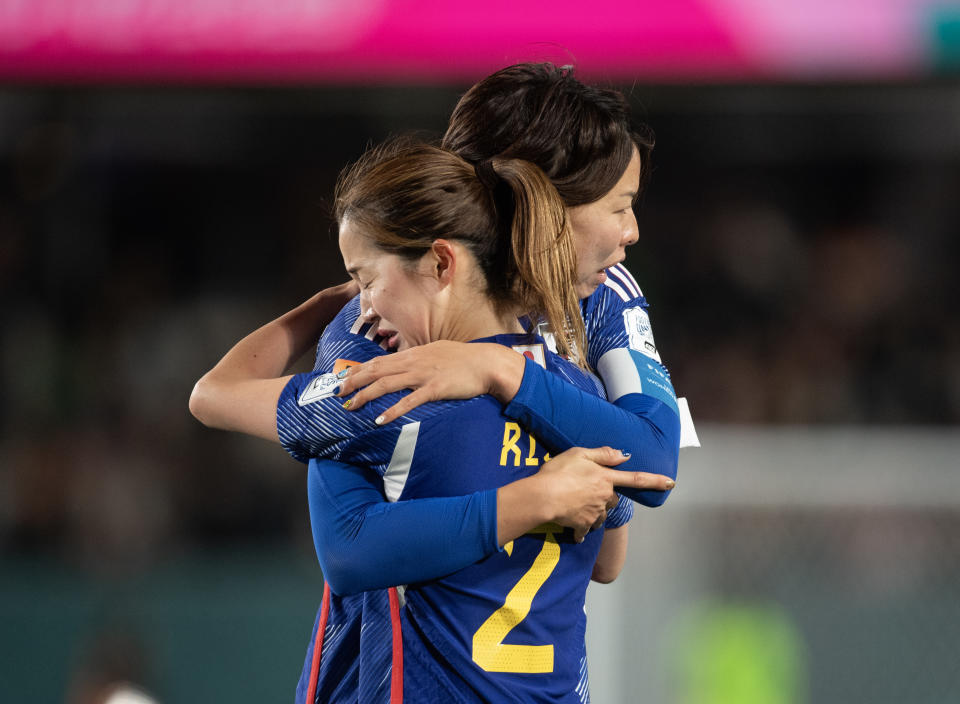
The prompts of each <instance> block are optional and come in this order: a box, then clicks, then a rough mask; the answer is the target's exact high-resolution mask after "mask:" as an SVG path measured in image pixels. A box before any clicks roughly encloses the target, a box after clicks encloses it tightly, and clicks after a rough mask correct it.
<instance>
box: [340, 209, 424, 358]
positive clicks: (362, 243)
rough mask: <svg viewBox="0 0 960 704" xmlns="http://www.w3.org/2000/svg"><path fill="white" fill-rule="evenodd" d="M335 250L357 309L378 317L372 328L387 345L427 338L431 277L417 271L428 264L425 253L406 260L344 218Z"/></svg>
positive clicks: (402, 346) (416, 342)
mask: <svg viewBox="0 0 960 704" xmlns="http://www.w3.org/2000/svg"><path fill="white" fill-rule="evenodd" d="M340 253H341V254H342V255H343V263H344V265H345V266H346V269H347V273H348V274H350V277H351V278H352V279H353V280H354V281H356V282H357V284H358V285H359V286H360V306H361V310H362V311H363V312H364V314H367V313H368V312H369V313H370V315H371V317H373V316H376V317H379V319H380V320H379V322H378V323H377V325H378V332H379V334H381V335H384V336H385V337H386V338H387V344H388V346H389V347H390V348H391V349H406V348H407V347H413V346H415V345H424V344H426V343H428V342H432V341H433V339H434V336H433V335H434V333H433V331H432V330H433V328H432V326H431V322H432V321H434V320H435V319H436V311H435V308H436V298H437V297H436V290H435V289H436V286H435V284H434V283H433V282H434V281H435V277H431V276H430V275H429V272H428V271H421V269H423V268H424V267H429V266H430V262H429V257H426V256H425V257H424V258H423V259H421V260H420V261H419V262H410V261H408V260H405V259H403V258H401V257H399V256H397V255H396V254H390V253H387V252H384V251H383V250H382V249H379V248H378V247H376V246H375V245H374V243H373V241H372V240H371V239H370V237H368V236H367V235H365V234H364V233H363V232H362V230H361V228H360V227H359V226H358V225H356V224H355V223H353V222H352V221H351V220H350V219H349V218H347V219H345V220H344V221H343V222H342V223H341V225H340ZM434 327H435V326H434Z"/></svg>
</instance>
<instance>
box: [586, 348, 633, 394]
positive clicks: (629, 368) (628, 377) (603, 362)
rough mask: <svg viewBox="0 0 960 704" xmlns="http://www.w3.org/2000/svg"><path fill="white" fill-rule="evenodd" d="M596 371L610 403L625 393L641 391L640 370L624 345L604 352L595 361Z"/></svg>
mask: <svg viewBox="0 0 960 704" xmlns="http://www.w3.org/2000/svg"><path fill="white" fill-rule="evenodd" d="M597 371H598V372H600V378H601V379H603V385H604V386H605V387H606V389H607V400H608V401H610V403H615V402H616V401H617V399H619V398H621V397H623V396H626V395H627V394H642V393H643V384H642V383H641V381H640V372H639V371H638V370H637V365H636V363H635V362H634V361H633V357H632V356H630V350H628V349H627V348H626V347H617V348H616V349H613V350H610V351H609V352H607V353H606V354H604V355H603V356H602V357H601V358H600V361H599V362H597Z"/></svg>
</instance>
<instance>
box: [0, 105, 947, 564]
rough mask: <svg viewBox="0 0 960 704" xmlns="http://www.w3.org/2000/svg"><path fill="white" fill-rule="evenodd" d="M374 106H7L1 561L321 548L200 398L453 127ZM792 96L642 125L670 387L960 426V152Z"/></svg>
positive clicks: (264, 466)
mask: <svg viewBox="0 0 960 704" xmlns="http://www.w3.org/2000/svg"><path fill="white" fill-rule="evenodd" d="M364 90H365V92H362V93H361V95H360V96H357V95H354V94H353V93H351V92H350V91H347V90H344V89H329V90H326V91H324V90H315V91H292V90H291V91H279V90H278V91H276V92H271V91H266V90H263V91H246V92H244V91H227V90H221V91H219V92H213V93H211V92H209V91H208V92H205V91H202V90H195V91H190V90H173V89H169V90H163V89H157V90H154V91H144V90H141V91H139V92H134V91H126V92H125V91H123V90H120V89H114V90H113V91H105V90H99V91H98V90H92V89H71V90H67V89H63V90H57V89H45V90H28V89H19V90H10V91H7V92H6V93H3V94H0V108H2V114H3V115H4V119H3V120H2V121H0V292H2V300H3V306H2V309H0V321H2V324H0V468H2V469H0V547H2V548H3V549H4V550H5V551H8V552H10V553H35V552H37V551H40V552H52V553H54V554H57V555H61V556H63V557H65V558H66V559H68V560H70V561H77V562H80V563H82V564H84V565H86V566H90V567H91V568H93V569H98V570H105V571H111V570H129V569H135V568H136V566H137V565H138V564H141V563H142V562H143V561H149V560H152V559H155V558H156V557H157V556H158V555H164V554H167V553H168V552H169V551H176V550H178V549H180V548H181V547H182V546H184V545H197V544H200V545H205V544H222V543H224V542H231V541H236V540H254V541H269V540H276V539H288V538H290V537H291V536H294V537H293V538H292V539H293V540H295V541H297V542H298V543H299V544H301V545H302V547H303V550H304V551H305V552H309V551H310V550H311V546H310V545H309V531H307V530H306V528H305V524H306V521H307V516H306V506H305V502H304V499H303V495H304V493H303V488H304V481H303V469H302V466H301V465H298V464H297V463H295V462H294V461H293V460H291V459H289V458H288V457H287V456H286V455H285V454H284V453H283V451H282V450H281V449H279V448H277V447H272V446H270V445H269V444H267V443H264V442H261V441H256V440H250V439H244V438H240V437H237V436H230V435H228V434H225V433H220V432H215V431H212V430H207V429H205V428H203V427H202V426H200V425H199V423H197V422H196V421H195V420H194V419H193V418H192V417H191V416H190V415H189V413H188V411H187V397H188V395H189V393H190V390H191V387H192V384H193V382H194V381H195V380H196V379H197V378H198V377H199V376H200V375H201V374H202V373H203V372H204V371H205V370H206V369H208V368H209V367H210V366H212V365H213V364H214V363H215V362H216V360H217V359H218V358H219V356H220V355H221V354H222V353H223V352H225V351H226V350H227V349H228V347H229V346H230V345H231V344H232V343H233V342H234V341H235V340H237V339H239V338H240V337H241V336H242V335H243V334H245V333H246V332H247V331H249V330H252V329H253V328H254V327H256V326H257V325H259V324H261V323H262V322H265V321H266V320H269V319H270V318H272V317H274V316H276V315H278V314H280V313H282V312H284V311H285V310H287V309H288V308H290V307H292V306H293V305H295V304H296V303H298V302H299V301H301V300H303V299H305V298H307V297H308V296H309V295H310V294H311V293H312V292H314V291H315V290H318V289H320V288H323V287H325V286H328V285H332V284H335V283H339V282H341V281H342V280H344V274H343V273H342V271H341V264H340V258H339V254H338V252H337V250H336V239H335V237H334V236H333V234H332V229H331V223H330V220H329V217H328V213H327V204H328V202H329V200H328V199H329V196H330V193H331V190H332V185H333V183H334V180H335V178H336V174H337V171H338V170H339V168H340V167H341V166H342V165H343V164H344V163H346V161H347V160H349V159H350V158H353V157H355V156H357V155H358V154H359V153H360V152H361V151H362V150H363V148H364V147H365V145H366V144H367V143H368V141H369V140H374V141H376V140H378V139H382V138H383V137H385V136H387V135H388V134H391V133H396V132H400V131H406V130H408V129H410V128H412V127H417V128H422V129H424V130H427V131H428V134H437V133H439V132H440V131H442V128H443V124H444V119H445V116H446V114H447V113H448V111H449V108H450V106H452V104H453V102H454V100H455V97H456V94H457V91H456V90H454V89H439V88H438V89H426V88H423V89H416V90H414V91H412V92H409V91H408V92H404V91H401V90H397V89H383V90H379V91H378V90H376V89H373V88H368V89H364ZM740 90H741V92H742V91H743V90H744V89H740ZM755 90H757V91H763V90H764V89H763V88H757V89H755ZM782 90H784V91H787V92H789V91H788V89H782ZM838 90H839V89H838ZM877 91H878V92H879V93H882V92H883V88H882V87H879V88H877ZM634 92H635V93H636V94H637V96H642V94H643V93H644V91H643V90H642V89H635V91H634ZM801 93H802V91H801ZM790 95H792V96H793V97H794V99H795V100H798V101H799V104H800V105H801V107H802V110H807V111H808V112H809V113H810V117H809V119H804V120H797V119H795V118H796V116H795V115H794V114H793V113H791V112H790V111H789V110H786V109H784V110H772V109H768V110H767V111H766V112H764V111H762V110H761V111H760V117H758V116H757V114H756V111H752V110H750V109H748V108H744V115H743V116H742V117H743V119H742V120H741V121H740V122H736V120H737V117H738V116H737V114H736V111H735V110H732V111H731V110H729V109H727V110H726V111H724V110H719V109H718V110H715V111H711V110H710V109H709V108H705V107H699V108H691V107H689V106H690V105H693V104H698V103H697V101H698V100H699V99H700V98H703V97H706V98H708V99H709V100H708V101H707V104H709V101H714V103H717V102H722V101H723V97H724V95H723V92H722V88H716V87H714V88H712V89H711V90H710V91H709V95H708V96H702V95H700V94H699V93H698V89H697V88H696V87H689V88H686V89H679V88H678V89H674V90H673V91H666V92H663V91H661V92H660V93H657V92H656V91H651V96H652V98H651V99H650V100H648V101H645V102H644V104H643V105H642V106H641V105H638V112H640V113H641V114H642V115H643V116H644V117H645V118H646V119H647V120H648V121H649V122H650V123H651V124H652V126H653V127H654V129H655V130H656V132H657V134H658V147H657V150H656V152H655V154H656V168H655V172H654V175H653V179H652V182H651V186H650V188H649V190H648V192H647V193H646V195H645V196H644V198H643V200H642V202H641V204H640V206H639V208H640V210H639V220H640V227H641V240H640V244H638V245H637V246H635V247H634V248H633V251H632V252H631V253H630V255H629V258H628V261H627V264H628V266H629V267H630V269H631V270H632V271H633V273H634V274H635V276H636V278H637V279H638V281H639V282H640V284H641V286H642V287H643V288H644V290H645V293H646V294H647V296H648V298H649V300H650V302H651V306H652V307H651V313H652V318H653V322H654V330H655V333H656V336H657V342H658V345H659V347H660V349H661V351H662V354H663V357H664V360H665V361H666V363H667V365H668V367H669V368H670V370H671V372H672V374H673V380H674V383H675V386H676V388H677V390H678V392H679V393H680V394H682V395H685V396H687V397H688V399H689V401H690V405H691V409H692V412H693V414H694V417H695V419H696V420H697V421H698V422H699V423H758V424H770V423H774V424H822V423H836V424H863V423H880V424H955V423H957V422H958V420H960V332H958V331H960V325H958V322H960V321H958V314H957V311H956V303H957V302H958V301H960V284H958V277H957V276H956V270H957V263H958V262H960V251H958V248H960V245H958V242H960V238H958V237H957V235H958V234H960V198H957V193H960V149H958V147H957V144H953V143H951V142H949V140H948V141H947V142H945V143H944V147H943V149H942V150H941V151H939V152H937V151H930V150H928V149H923V148H921V147H922V143H921V147H918V148H917V149H916V150H913V151H911V149H910V148H909V144H911V143H913V142H910V139H909V137H910V135H909V134H906V133H907V132H909V129H908V127H909V125H910V121H911V115H910V114H906V115H902V116H899V117H897V118H896V119H894V118H891V117H890V115H889V114H887V115H886V117H884V116H883V115H876V116H875V110H876V108H875V106H874V105H873V104H872V103H870V101H869V100H865V101H864V104H863V105H862V106H858V108H857V109H858V110H860V111H861V112H862V119H863V120H865V121H869V120H870V119H871V118H872V116H875V117H876V119H877V120H881V122H882V121H883V120H886V122H884V123H883V124H886V125H888V127H889V129H890V130H892V132H891V134H892V135H893V138H888V137H889V135H887V134H886V133H885V131H884V129H880V128H877V129H874V130H873V131H872V137H867V136H864V135H863V134H862V133H859V132H858V133H856V134H855V135H854V134H853V133H852V132H851V131H850V129H849V126H847V127H846V128H844V129H833V127H832V125H834V121H839V124H841V126H842V125H848V122H849V119H850V118H849V115H846V114H842V115H837V114H835V112H833V111H831V109H829V108H824V107H823V106H822V104H821V103H818V102H817V100H816V99H815V98H816V96H809V97H810V104H809V105H808V104H806V103H804V102H803V101H802V100H801V99H802V98H803V95H800V96H799V97H798V96H796V95H794V94H792V93H790ZM876 98H877V96H872V98H871V99H873V100H874V102H875V100H876ZM658 99H659V101H660V102H659V103H658ZM638 100H639V98H638ZM818 106H819V107H818ZM802 110H801V112H802ZM888 112H889V111H888ZM748 113H749V114H748ZM956 117H957V116H956V115H946V116H944V119H952V120H953V121H954V122H956ZM730 123H736V124H737V125H738V127H737V128H736V129H734V130H731V129H729V124H730ZM897 125H903V129H902V130H900V131H898V130H899V129H900V128H898V127H897ZM431 130H432V132H430V131H431ZM856 135H859V136H856ZM858 140H859V141H858ZM898 140H899V141H898ZM914 141H916V140H914ZM891 142H892V143H894V144H897V145H900V146H899V147H896V148H891V146H890V144H891ZM851 145H852V146H851ZM904 145H906V146H904Z"/></svg>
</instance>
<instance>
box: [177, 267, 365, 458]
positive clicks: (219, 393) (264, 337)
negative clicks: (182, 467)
mask: <svg viewBox="0 0 960 704" xmlns="http://www.w3.org/2000/svg"><path fill="white" fill-rule="evenodd" d="M354 290H355V285H354V284H353V283H349V284H343V285H341V286H335V287H332V288H328V289H325V290H323V291H321V292H319V293H317V294H316V295H314V296H312V297H311V298H310V299H309V300H307V301H306V302H304V303H302V304H300V305H299V306H297V307H296V308H294V309H293V310H291V311H289V312H287V313H285V314H284V315H282V316H280V317H279V318H277V319H276V320H273V321H271V322H269V323H267V324H266V325H264V326H262V327H260V328H258V329H257V330H255V331H253V332H252V333H250V334H249V335H247V336H246V337H244V338H243V339H242V340H240V341H239V342H238V343H237V344H235V345H234V346H233V347H232V348H231V349H230V351H228V352H227V353H226V354H225V355H224V356H223V358H222V359H221V360H220V361H219V362H217V364H216V365H215V366H214V367H213V368H212V369H211V370H210V371H208V372H207V373H206V374H204V375H203V376H202V377H201V378H200V380H199V381H198V382H197V383H196V385H195V386H194V389H193V392H192V393H191V396H190V411H191V413H193V415H194V416H196V417H197V419H198V420H200V421H201V422H202V423H204V424H205V425H208V426H211V427H214V428H220V429H223V430H236V431H240V432H245V433H249V434H252V435H257V436H259V437H265V438H267V439H270V440H276V439H277V436H276V428H275V413H276V400H277V397H278V395H279V392H280V390H281V389H282V388H283V384H284V383H285V382H286V377H284V376H283V375H284V374H285V373H286V372H287V371H288V370H289V368H290V367H291V366H292V365H293V364H294V363H295V362H296V361H297V360H298V359H300V357H302V356H303V354H304V353H305V352H306V351H307V350H308V349H309V348H310V347H311V346H312V345H313V344H314V343H315V342H316V340H317V337H318V336H319V333H320V331H321V330H322V328H323V327H324V326H325V325H326V324H327V323H329V321H330V320H331V319H332V318H333V317H334V316H335V315H336V314H337V311H339V310H340V308H341V307H342V306H343V305H345V304H346V303H347V302H348V301H349V300H350V297H351V294H352V293H353V291H354ZM275 381H276V383H274V382H275Z"/></svg>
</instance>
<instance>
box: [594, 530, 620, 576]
mask: <svg viewBox="0 0 960 704" xmlns="http://www.w3.org/2000/svg"><path fill="white" fill-rule="evenodd" d="M628 530H629V526H626V525H624V526H621V527H619V528H608V529H607V530H606V531H604V533H603V542H601V543H600V552H599V553H597V561H596V562H595V563H594V565H593V574H592V575H591V576H590V578H591V579H592V580H593V581H594V582H600V583H601V584H609V583H610V582H612V581H613V580H615V579H616V578H617V577H618V576H619V575H620V571H621V570H622V569H623V564H624V562H626V560H627V537H628V535H629V533H628Z"/></svg>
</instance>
